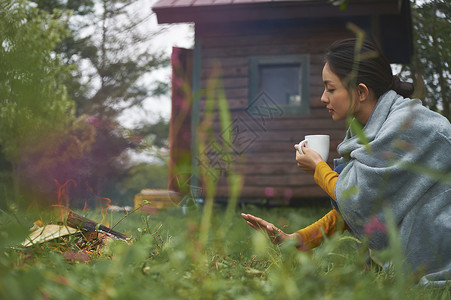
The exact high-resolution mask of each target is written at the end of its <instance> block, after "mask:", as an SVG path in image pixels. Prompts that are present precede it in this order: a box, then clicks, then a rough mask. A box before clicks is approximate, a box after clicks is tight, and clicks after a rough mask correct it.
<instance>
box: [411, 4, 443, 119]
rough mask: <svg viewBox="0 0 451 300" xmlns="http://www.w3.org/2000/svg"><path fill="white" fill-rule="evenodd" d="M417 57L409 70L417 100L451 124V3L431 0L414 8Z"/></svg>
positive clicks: (414, 5)
mask: <svg viewBox="0 0 451 300" xmlns="http://www.w3.org/2000/svg"><path fill="white" fill-rule="evenodd" d="M412 18H413V25H414V45H415V54H414V57H413V60H412V64H411V65H410V66H409V67H408V69H409V70H410V72H411V74H412V76H413V77H414V82H415V84H416V86H417V87H419V89H417V91H416V96H419V97H420V98H422V99H424V103H425V105H426V106H428V107H429V108H430V109H432V110H434V111H437V112H440V113H442V114H443V115H444V116H445V117H447V118H448V119H450V120H451V89H450V86H451V40H450V39H449V37H450V36H451V22H450V20H451V2H450V1H446V0H431V1H427V2H421V3H414V4H413V6H412Z"/></svg>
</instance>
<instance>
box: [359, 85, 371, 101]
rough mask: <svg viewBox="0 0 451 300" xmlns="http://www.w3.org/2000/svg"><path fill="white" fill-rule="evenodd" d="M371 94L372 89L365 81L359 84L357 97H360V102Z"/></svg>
mask: <svg viewBox="0 0 451 300" xmlns="http://www.w3.org/2000/svg"><path fill="white" fill-rule="evenodd" d="M369 96H370V90H369V89H368V87H367V86H366V84H364V83H359V85H358V86H357V99H359V101H360V102H363V101H365V100H367V99H368V97H369Z"/></svg>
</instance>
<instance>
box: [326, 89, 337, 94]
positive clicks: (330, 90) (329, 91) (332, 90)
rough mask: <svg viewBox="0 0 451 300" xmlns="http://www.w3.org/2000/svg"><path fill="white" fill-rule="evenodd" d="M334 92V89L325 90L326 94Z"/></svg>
mask: <svg viewBox="0 0 451 300" xmlns="http://www.w3.org/2000/svg"><path fill="white" fill-rule="evenodd" d="M334 91H335V89H327V92H328V93H333V92H334Z"/></svg>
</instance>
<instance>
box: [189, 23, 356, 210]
mask: <svg viewBox="0 0 451 300" xmlns="http://www.w3.org/2000/svg"><path fill="white" fill-rule="evenodd" d="M346 37H350V34H349V31H347V30H346V28H345V24H344V23H340V24H338V25H337V23H334V24H333V25H331V24H328V23H319V22H318V24H307V25H305V24H302V23H300V24H298V23H293V22H285V23H284V22H281V23H277V24H272V25H271V26H269V25H267V24H266V25H261V24H257V25H252V24H242V26H239V25H233V26H226V25H224V24H218V25H214V24H196V39H198V40H200V41H201V53H202V62H201V63H202V65H201V79H200V82H201V88H203V89H208V88H209V87H208V82H209V79H210V76H211V74H212V73H214V72H215V68H217V67H218V66H219V68H220V73H221V80H222V84H223V87H224V91H225V94H226V97H227V101H228V104H229V108H230V110H231V115H232V122H236V123H239V125H240V126H241V127H242V128H245V132H243V134H244V136H245V137H247V138H245V139H244V140H246V143H247V144H246V145H244V146H240V145H238V146H237V145H233V146H232V147H231V149H232V150H233V151H234V152H233V153H230V151H229V153H228V154H230V155H232V157H233V162H231V161H229V162H227V163H224V162H223V163H222V168H223V170H222V172H221V176H220V178H218V187H217V196H218V197H223V198H227V196H228V187H227V182H226V179H225V175H226V174H227V172H228V171H231V170H234V171H236V172H238V173H240V174H242V175H243V176H244V182H243V187H242V193H241V197H242V199H244V200H246V199H263V198H268V196H271V197H270V198H271V199H269V200H270V201H279V200H282V201H283V202H286V203H293V201H295V202H296V201H302V200H303V199H306V198H309V199H311V198H316V197H321V198H325V197H327V195H326V194H325V192H323V191H322V190H321V189H320V188H319V187H318V186H317V185H316V184H315V182H314V180H313V176H312V174H306V173H305V172H303V171H302V170H301V169H300V168H299V167H297V165H296V161H295V151H294V148H293V145H294V144H296V143H298V142H300V141H301V140H302V139H303V137H304V136H305V135H308V134H329V135H330V136H331V147H330V155H329V160H328V163H329V164H330V165H332V160H333V158H336V157H337V153H336V147H337V145H338V144H339V143H340V142H341V141H342V139H343V137H344V133H345V124H344V122H335V121H333V120H332V119H331V117H330V115H329V114H328V112H327V111H326V109H325V108H324V105H323V104H322V103H321V101H320V97H321V94H322V92H323V83H322V80H321V71H322V68H323V55H324V51H325V49H326V48H327V46H328V45H329V44H330V43H332V42H333V41H335V40H337V39H341V38H346ZM292 54H308V55H309V60H310V66H309V68H310V74H309V99H308V101H309V105H310V113H309V114H306V115H289V114H284V115H282V116H277V117H272V118H270V119H266V120H260V121H259V120H258V119H255V118H252V117H250V116H249V114H248V113H247V111H246V108H247V107H248V105H249V59H250V58H251V57H253V56H268V55H292ZM204 112H205V99H204V98H202V99H201V100H200V116H201V119H202V116H203V115H204ZM230 126H234V124H230ZM213 128H214V132H215V134H216V137H217V140H218V141H219V143H220V144H221V142H222V141H221V132H223V130H224V129H223V128H222V129H221V128H220V124H219V120H218V116H217V115H216V117H215V121H214V122H213ZM221 145H222V144H221ZM223 146H224V145H223ZM226 148H227V147H226V146H224V149H226ZM228 149H229V150H230V148H228ZM206 151H207V152H208V150H206ZM224 151H227V150H224ZM214 155H218V156H221V154H218V153H216V154H215V153H214V151H213V152H212V153H210V156H214ZM216 158H217V157H216ZM213 159H215V158H213Z"/></svg>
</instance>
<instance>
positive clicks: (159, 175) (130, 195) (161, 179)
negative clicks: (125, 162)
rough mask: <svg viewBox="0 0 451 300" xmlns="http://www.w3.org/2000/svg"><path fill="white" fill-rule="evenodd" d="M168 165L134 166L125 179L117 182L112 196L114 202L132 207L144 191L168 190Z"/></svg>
mask: <svg viewBox="0 0 451 300" xmlns="http://www.w3.org/2000/svg"><path fill="white" fill-rule="evenodd" d="M167 188H168V165H167V163H162V164H160V163H152V164H149V163H140V164H137V165H134V166H132V167H131V168H130V169H129V170H128V172H127V173H126V174H125V175H123V177H122V178H121V179H120V180H118V181H117V183H116V185H115V186H114V188H113V190H115V191H117V192H116V194H115V195H112V196H111V199H112V202H113V203H115V204H120V205H130V204H131V203H132V201H133V199H134V196H135V195H136V194H138V193H139V192H140V191H141V190H142V189H163V190H164V189H167Z"/></svg>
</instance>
